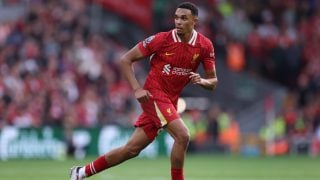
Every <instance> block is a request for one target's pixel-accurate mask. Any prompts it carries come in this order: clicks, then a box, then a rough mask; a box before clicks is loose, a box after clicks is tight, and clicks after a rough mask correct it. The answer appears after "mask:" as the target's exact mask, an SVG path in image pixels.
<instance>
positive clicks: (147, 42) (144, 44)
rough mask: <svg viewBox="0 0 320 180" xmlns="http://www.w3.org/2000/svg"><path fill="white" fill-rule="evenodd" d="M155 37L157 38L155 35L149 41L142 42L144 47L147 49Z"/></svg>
mask: <svg viewBox="0 0 320 180" xmlns="http://www.w3.org/2000/svg"><path fill="white" fill-rule="evenodd" d="M154 37H155V36H154V35H153V36H150V37H148V38H147V39H145V40H144V41H143V42H142V45H143V47H144V48H146V47H147V45H148V44H149V43H150V42H151V41H152V40H153V39H154Z"/></svg>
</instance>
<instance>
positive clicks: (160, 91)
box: [70, 2, 218, 180]
mask: <svg viewBox="0 0 320 180" xmlns="http://www.w3.org/2000/svg"><path fill="white" fill-rule="evenodd" d="M197 16H198V9H197V7H196V6H195V5H194V4H192V3H189V2H184V3H181V4H180V5H178V7H177V9H176V11H175V15H174V22H175V28H174V29H173V30H171V31H168V32H160V33H158V34H155V35H153V36H150V37H148V38H147V39H145V40H144V41H142V42H139V43H138V44H137V45H136V46H135V47H133V48H132V49H130V50H129V51H128V52H127V53H125V54H124V55H123V56H122V57H121V60H120V61H121V69H122V72H123V74H124V76H125V77H126V78H127V80H128V82H129V84H130V85H131V87H132V89H133V92H134V96H135V97H136V99H137V100H138V101H139V102H140V104H141V107H142V109H143V112H142V114H141V115H140V117H139V118H138V120H137V121H136V122H135V131H134V132H133V134H132V136H131V138H130V139H129V140H128V142H127V143H126V144H125V145H123V146H121V147H119V148H116V149H114V150H111V151H110V152H108V153H106V154H105V155H102V156H100V157H98V158H97V159H96V160H94V161H92V162H91V163H89V164H87V165H86V166H83V167H78V166H75V167H73V168H71V173H70V176H71V180H81V179H84V178H85V177H89V176H92V175H94V174H96V173H98V172H101V171H103V170H105V169H108V168H111V167H113V166H116V165H118V164H120V163H122V162H124V161H126V160H128V159H131V158H134V157H136V156H137V155H138V154H139V153H140V151H141V150H143V149H144V148H145V147H147V146H148V145H149V144H150V143H151V142H152V141H153V140H154V139H155V138H156V136H157V135H158V133H159V132H161V130H162V129H164V130H166V131H167V132H168V133H169V134H170V135H171V136H172V137H173V139H174V144H173V147H172V152H171V158H170V160H171V177H172V180H183V179H184V173H183V167H184V159H185V154H186V149H187V147H188V143H189V132H188V129H187V127H186V126H185V124H184V122H183V120H182V119H181V117H180V116H179V114H178V113H177V100H178V97H179V95H180V93H181V91H182V89H183V88H184V87H185V86H186V85H187V84H188V83H189V82H190V81H191V82H192V83H193V84H197V85H200V86H201V87H203V88H205V89H209V90H213V89H215V87H216V85H217V82H218V80H217V76H216V71H215V63H214V62H215V59H214V49H213V45H212V43H211V41H210V40H209V39H208V38H206V37H205V36H204V35H202V34H200V33H199V32H197V31H196V30H195V29H194V28H195V25H196V23H197V21H198V19H197ZM145 57H150V59H151V60H150V66H151V68H150V71H149V73H148V76H147V78H146V82H145V84H144V86H143V87H142V86H141V85H140V84H139V82H138V81H137V79H136V77H135V75H134V71H133V66H132V64H133V63H134V62H135V61H138V60H141V59H144V58H145ZM199 64H202V65H203V67H204V70H205V75H206V76H205V78H202V77H201V76H200V75H199V74H198V73H196V70H197V68H198V66H199Z"/></svg>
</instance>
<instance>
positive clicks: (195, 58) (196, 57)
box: [191, 54, 199, 63]
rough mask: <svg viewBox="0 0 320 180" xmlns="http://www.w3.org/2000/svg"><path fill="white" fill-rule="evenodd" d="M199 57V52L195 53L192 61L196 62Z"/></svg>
mask: <svg viewBox="0 0 320 180" xmlns="http://www.w3.org/2000/svg"><path fill="white" fill-rule="evenodd" d="M198 57H199V54H194V55H193V57H192V60H191V63H196V62H197V59H198Z"/></svg>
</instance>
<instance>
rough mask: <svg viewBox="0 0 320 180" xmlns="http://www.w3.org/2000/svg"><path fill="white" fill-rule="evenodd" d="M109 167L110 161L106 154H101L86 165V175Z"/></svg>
mask: <svg viewBox="0 0 320 180" xmlns="http://www.w3.org/2000/svg"><path fill="white" fill-rule="evenodd" d="M107 168H108V163H107V161H106V159H105V157H104V155H103V156H100V157H98V158H97V159H96V160H94V161H92V162H91V163H89V164H87V165H86V167H85V172H86V177H89V176H92V175H94V174H97V173H98V172H101V171H103V170H105V169H107Z"/></svg>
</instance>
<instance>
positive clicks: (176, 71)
mask: <svg viewBox="0 0 320 180" xmlns="http://www.w3.org/2000/svg"><path fill="white" fill-rule="evenodd" d="M191 71H192V69H185V68H179V67H172V66H171V65H170V64H166V65H164V66H163V69H162V73H163V74H166V75H170V73H171V74H173V75H178V76H188V75H189V73H190V72H191Z"/></svg>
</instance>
